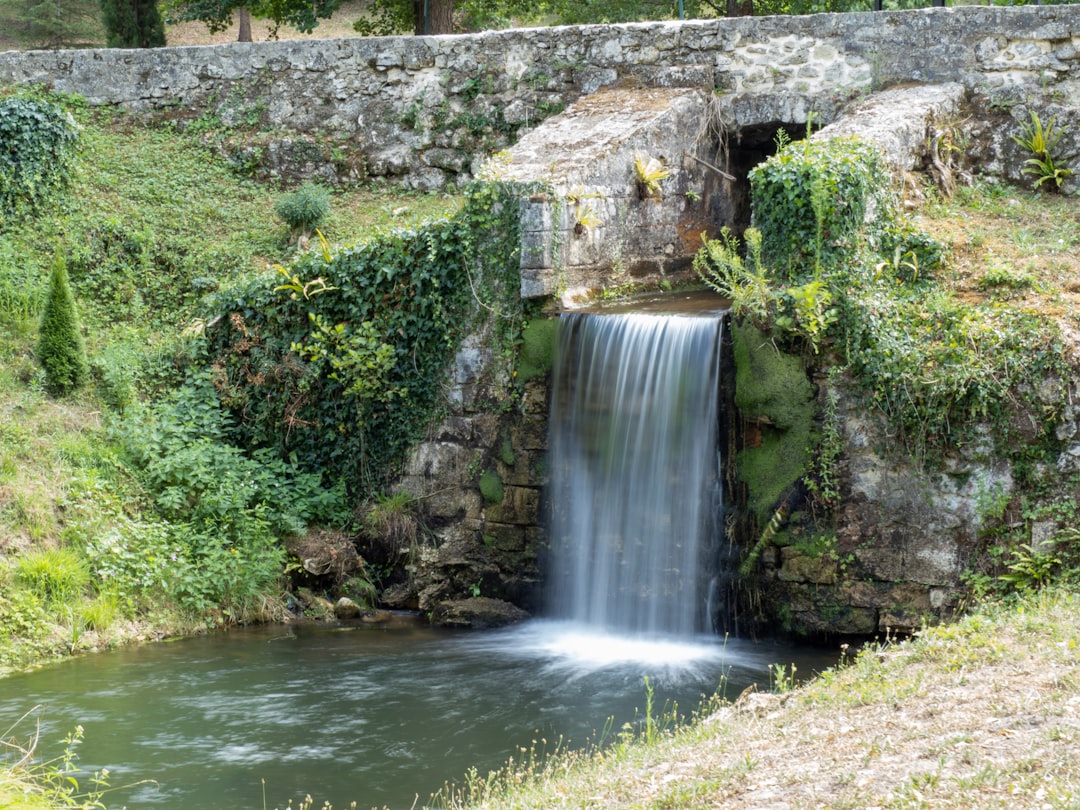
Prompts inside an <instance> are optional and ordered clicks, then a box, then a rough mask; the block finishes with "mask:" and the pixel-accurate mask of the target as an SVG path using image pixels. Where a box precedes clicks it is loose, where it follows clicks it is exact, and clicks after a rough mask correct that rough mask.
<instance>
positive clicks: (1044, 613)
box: [443, 589, 1080, 810]
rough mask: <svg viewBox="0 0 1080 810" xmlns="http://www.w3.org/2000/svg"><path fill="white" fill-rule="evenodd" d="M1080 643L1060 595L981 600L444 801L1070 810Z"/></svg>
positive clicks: (667, 809) (740, 809)
mask: <svg viewBox="0 0 1080 810" xmlns="http://www.w3.org/2000/svg"><path fill="white" fill-rule="evenodd" d="M1078 644H1080V597H1078V596H1077V595H1076V594H1075V593H1073V592H1071V591H1066V590H1063V589H1060V590H1048V591H1045V592H1041V593H1038V594H1034V595H1028V596H1025V597H1023V598H1017V599H1014V600H1009V601H1006V602H998V603H987V604H985V605H983V606H982V607H981V608H980V609H978V610H977V611H975V612H974V613H972V614H971V615H969V616H967V617H965V618H964V619H962V620H961V621H959V622H957V623H956V624H954V625H950V626H946V627H937V628H930V629H927V630H926V631H924V632H922V633H921V634H919V635H918V636H917V637H916V638H914V639H911V640H908V641H903V642H898V643H883V644H874V645H871V646H869V647H867V648H866V649H865V650H863V651H862V652H860V653H859V654H858V655H857V656H855V657H854V659H853V660H852V661H851V662H850V663H848V664H846V665H843V666H840V667H837V668H836V669H833V670H830V671H828V672H826V673H824V674H822V675H821V676H820V677H818V678H816V679H815V680H813V681H812V682H810V683H809V684H807V685H806V686H803V687H801V688H798V689H794V690H789V691H781V692H780V693H776V692H773V693H762V692H747V693H744V694H743V695H741V696H738V697H737V698H735V699H734V700H732V701H726V700H720V699H717V700H715V701H713V702H712V703H709V704H707V705H706V707H705V711H704V712H703V715H702V716H701V717H700V718H699V719H698V720H696V721H695V722H693V723H692V724H690V725H688V726H686V727H684V728H681V729H678V730H676V731H674V732H672V733H658V734H655V735H653V739H651V740H648V739H643V737H644V732H641V733H639V734H638V736H637V737H636V738H635V739H634V740H632V741H626V742H623V743H620V744H617V745H615V746H614V747H612V748H610V749H607V750H604V751H598V752H594V753H591V754H577V755H575V754H569V755H564V756H560V757H556V758H554V759H552V760H549V761H546V762H539V763H530V762H528V761H527V760H526V762H525V763H524V764H519V763H512V764H511V765H510V766H508V768H507V769H506V770H504V771H503V772H501V773H499V774H490V775H488V776H486V777H484V776H481V775H474V776H473V777H472V778H470V779H469V780H468V784H467V785H466V786H465V787H464V788H462V789H460V790H456V791H454V790H451V791H448V792H447V795H446V796H444V797H443V798H445V799H446V802H445V804H446V806H448V807H451V808H458V809H459V810H464V808H472V809H473V810H476V809H477V808H483V810H504V809H505V810H509V809H510V808H528V807H544V808H570V807H573V808H608V807H619V808H641V809H642V810H644V809H645V808H649V809H650V810H673V809H674V808H705V807H718V808H719V807H722V808H724V810H764V808H777V807H784V808H791V810H795V809H797V808H807V809H808V810H809V808H830V809H831V810H847V809H849V808H851V809H854V808H882V809H884V808H891V809H893V810H901V808H903V809H905V810H906V809H907V808H930V809H931V810H954V809H955V810H960V809H961V808H965V809H970V808H975V807H977V808H1003V810H1004V808H1009V809H1010V810H1011V809H1012V808H1018V807H1023V808H1055V809H1056V808H1074V807H1076V806H1077V803H1078V802H1080V697H1078V696H1077V694H1078V692H1077V687H1078V685H1080V657H1078V656H1080V649H1078ZM782 681H783V679H781V684H780V686H781V688H783V686H784V684H783V683H782Z"/></svg>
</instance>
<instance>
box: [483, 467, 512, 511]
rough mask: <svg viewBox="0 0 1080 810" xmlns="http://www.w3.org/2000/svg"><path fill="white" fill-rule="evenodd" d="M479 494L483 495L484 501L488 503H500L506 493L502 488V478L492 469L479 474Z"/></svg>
mask: <svg viewBox="0 0 1080 810" xmlns="http://www.w3.org/2000/svg"><path fill="white" fill-rule="evenodd" d="M480 494H481V495H483V496H484V502H485V503H490V504H496V503H502V500H503V496H504V495H505V494H506V493H505V490H504V489H503V482H502V479H501V478H499V474H498V473H497V472H495V471H494V470H488V471H486V472H485V473H484V474H483V475H481V476H480Z"/></svg>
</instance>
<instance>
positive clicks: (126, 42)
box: [100, 0, 165, 48]
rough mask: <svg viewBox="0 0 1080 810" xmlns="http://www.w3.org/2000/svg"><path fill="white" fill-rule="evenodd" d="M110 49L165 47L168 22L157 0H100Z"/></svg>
mask: <svg viewBox="0 0 1080 810" xmlns="http://www.w3.org/2000/svg"><path fill="white" fill-rule="evenodd" d="M100 2H101V14H102V21H103V22H104V23H105V44H106V45H108V46H109V47H110V48H162V47H164V46H165V22H164V20H162V18H161V12H160V11H158V7H157V0H100Z"/></svg>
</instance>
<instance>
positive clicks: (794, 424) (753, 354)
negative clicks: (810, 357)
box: [731, 324, 816, 526]
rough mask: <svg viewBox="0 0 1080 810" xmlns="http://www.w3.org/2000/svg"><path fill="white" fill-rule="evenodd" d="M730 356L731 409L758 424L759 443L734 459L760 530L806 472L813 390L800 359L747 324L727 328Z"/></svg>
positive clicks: (812, 420) (813, 407)
mask: <svg viewBox="0 0 1080 810" xmlns="http://www.w3.org/2000/svg"><path fill="white" fill-rule="evenodd" d="M731 332H732V341H733V348H734V357H735V405H736V406H737V407H738V408H739V411H740V412H741V413H742V415H743V416H744V417H746V418H749V419H752V420H755V421H757V422H758V423H759V424H761V443H760V444H759V445H758V446H756V447H748V448H746V449H744V450H743V451H741V452H740V453H739V455H738V457H737V458H736V462H735V463H736V467H737V468H738V471H739V479H740V480H741V481H743V482H744V483H745V484H746V486H747V490H748V507H749V509H750V511H751V512H752V513H753V514H754V516H755V517H756V518H757V524H758V526H765V525H766V524H767V523H768V521H769V518H770V517H771V515H772V513H773V512H774V511H775V510H776V509H777V507H778V506H779V502H780V499H781V498H782V497H783V496H784V493H785V492H787V490H788V489H790V488H791V487H792V486H793V485H794V484H795V482H796V481H798V480H799V478H800V477H802V476H803V475H805V474H806V471H807V468H808V465H809V462H810V456H809V452H808V448H809V447H811V445H812V439H813V436H812V432H813V425H814V414H815V411H816V404H815V399H814V386H813V385H812V384H811V383H810V380H809V379H808V378H807V375H806V369H805V368H804V366H803V362H802V360H801V359H800V358H799V357H795V356H793V355H788V354H784V353H783V352H781V351H779V350H778V349H777V348H776V346H775V345H774V344H773V342H772V341H771V340H769V339H768V338H767V337H766V336H765V335H764V334H762V332H761V331H760V330H758V329H756V328H755V327H753V326H751V325H749V324H733V325H732V327H731Z"/></svg>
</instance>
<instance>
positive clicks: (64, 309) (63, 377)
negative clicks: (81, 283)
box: [37, 251, 90, 396]
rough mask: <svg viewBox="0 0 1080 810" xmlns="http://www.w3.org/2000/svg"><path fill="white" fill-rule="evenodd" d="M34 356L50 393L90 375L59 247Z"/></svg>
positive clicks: (73, 386) (80, 383)
mask: <svg viewBox="0 0 1080 810" xmlns="http://www.w3.org/2000/svg"><path fill="white" fill-rule="evenodd" d="M37 356H38V361H39V362H40V363H41V367H42V368H43V369H45V390H47V391H48V392H49V393H50V394H52V395H53V396H65V395H67V394H70V393H72V392H73V391H76V390H78V389H79V388H81V387H82V386H84V385H86V382H87V380H88V379H89V378H90V366H89V364H88V363H87V362H86V347H85V346H84V345H83V339H82V334H81V333H80V331H79V315H78V312H77V311H76V310H75V296H74V295H72V294H71V285H70V284H69V283H68V275H67V264H66V263H65V261H64V256H63V254H62V253H60V252H59V251H58V252H57V254H56V257H55V258H54V259H53V264H52V275H51V277H50V279H49V297H48V298H47V299H46V301H45V313H44V315H43V316H42V318H41V334H40V337H39V339H38V347H37Z"/></svg>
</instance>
